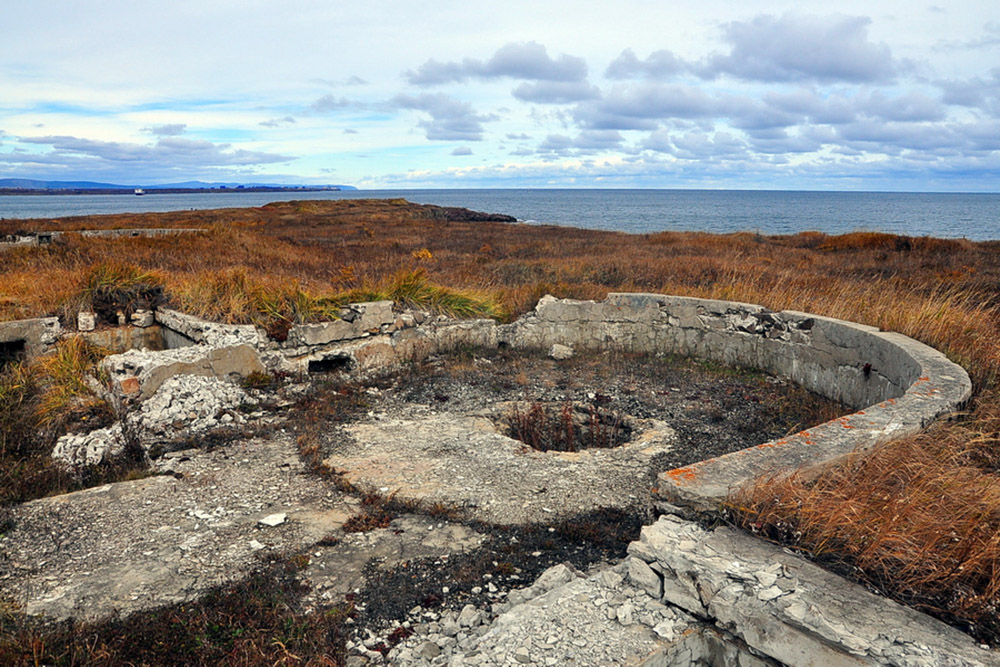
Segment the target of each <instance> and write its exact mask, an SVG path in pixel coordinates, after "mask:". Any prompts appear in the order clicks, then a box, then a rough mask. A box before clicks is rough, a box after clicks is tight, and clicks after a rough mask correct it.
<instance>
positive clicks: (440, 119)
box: [389, 93, 494, 141]
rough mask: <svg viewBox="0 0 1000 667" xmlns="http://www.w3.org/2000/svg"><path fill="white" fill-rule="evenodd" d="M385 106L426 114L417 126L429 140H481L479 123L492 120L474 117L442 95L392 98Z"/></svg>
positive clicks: (465, 107)
mask: <svg viewBox="0 0 1000 667" xmlns="http://www.w3.org/2000/svg"><path fill="white" fill-rule="evenodd" d="M389 104H390V105H391V106H393V107H396V108H399V109H411V110H414V111H422V112H424V113H426V114H428V115H430V119H429V120H422V121H420V122H419V123H418V124H417V125H418V126H419V127H421V128H423V130H424V132H425V134H426V135H427V138H428V139H429V140H431V141H482V139H483V125H482V124H483V122H485V121H490V120H494V118H493V116H486V115H480V114H477V113H476V112H475V111H474V110H473V108H472V105H470V104H469V103H468V102H461V101H459V100H456V99H455V98H453V97H450V96H448V95H445V94H443V93H436V94H423V95H415V96H414V95H396V96H395V97H393V98H392V99H391V100H390V101H389Z"/></svg>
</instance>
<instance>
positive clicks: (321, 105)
mask: <svg viewBox="0 0 1000 667" xmlns="http://www.w3.org/2000/svg"><path fill="white" fill-rule="evenodd" d="M355 106H357V103H356V102H352V101H351V100H349V99H347V98H346V97H335V96H334V95H330V94H326V95H324V96H323V97H321V98H319V99H318V100H316V101H315V102H313V103H312V104H310V105H309V110H310V111H316V112H318V113H324V112H327V111H339V110H340V109H348V108H350V107H355Z"/></svg>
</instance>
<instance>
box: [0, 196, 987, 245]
mask: <svg viewBox="0 0 1000 667" xmlns="http://www.w3.org/2000/svg"><path fill="white" fill-rule="evenodd" d="M365 198H379V199H382V198H403V199H407V200H409V201H412V202H416V203H421V204H438V205H441V206H461V207H464V208H470V209H474V210H478V211H487V212H490V213H505V214H507V215H512V216H514V217H516V218H517V219H518V220H520V221H522V222H525V223H528V224H554V225H566V226H572V227H583V228H587V229H602V230H615V231H622V232H628V233H637V234H638V233H652V232H660V231H704V232H714V233H729V232H742V231H746V232H755V233H759V234H766V235H772V234H795V233H798V232H803V231H819V232H824V233H826V234H843V233H847V232H853V231H878V232H887V233H891V234H900V235H905V236H935V237H940V238H967V239H970V240H974V241H983V240H1000V193H983V194H965V193H898V192H800V191H794V192H793V191H773V190H609V189H601V190H598V189H592V190H586V189H527V190H515V189H489V190H471V189H470V190H465V189H463V190H343V191H319V192H305V191H304V192H264V193H262V192H234V191H228V192H221V191H218V190H215V191H206V192H203V193H186V194H157V193H156V192H150V193H147V194H146V195H142V196H136V195H131V194H117V195H8V196H0V218H7V219H11V218H13V219H26V218H61V217H67V216H74V215H95V214H103V213H145V212H153V211H183V210H197V209H214V208H243V207H253V206H262V205H264V204H267V203H269V202H273V201H286V200H289V199H365Z"/></svg>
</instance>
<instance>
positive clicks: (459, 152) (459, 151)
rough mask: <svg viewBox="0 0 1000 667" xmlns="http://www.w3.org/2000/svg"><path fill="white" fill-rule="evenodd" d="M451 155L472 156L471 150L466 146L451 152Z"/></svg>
mask: <svg viewBox="0 0 1000 667" xmlns="http://www.w3.org/2000/svg"><path fill="white" fill-rule="evenodd" d="M451 154H452V155H472V149H471V148H469V147H468V146H459V147H458V148H456V149H455V150H453V151H452V152H451Z"/></svg>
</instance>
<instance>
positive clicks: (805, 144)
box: [748, 128, 822, 155]
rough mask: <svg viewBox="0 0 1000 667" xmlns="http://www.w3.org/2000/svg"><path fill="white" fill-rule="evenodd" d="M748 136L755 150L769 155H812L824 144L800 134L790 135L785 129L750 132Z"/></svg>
mask: <svg viewBox="0 0 1000 667" xmlns="http://www.w3.org/2000/svg"><path fill="white" fill-rule="evenodd" d="M748 135H749V137H750V146H751V147H752V148H753V150H754V151H756V152H757V153H765V154H768V155H782V154H786V153H810V152H812V151H815V150H819V149H820V148H822V143H821V142H819V141H817V140H816V138H815V137H813V136H809V135H805V134H800V133H795V134H790V133H789V132H788V130H786V129H784V128H773V129H769V130H761V131H755V132H748Z"/></svg>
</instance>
